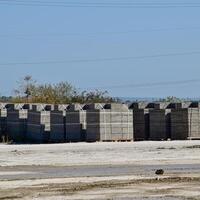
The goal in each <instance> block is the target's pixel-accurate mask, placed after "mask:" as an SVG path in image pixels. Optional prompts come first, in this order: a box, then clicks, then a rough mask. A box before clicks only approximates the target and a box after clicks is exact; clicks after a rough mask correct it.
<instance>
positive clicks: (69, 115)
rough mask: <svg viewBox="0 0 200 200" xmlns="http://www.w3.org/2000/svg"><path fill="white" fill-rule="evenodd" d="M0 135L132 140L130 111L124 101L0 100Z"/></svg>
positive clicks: (60, 139) (33, 140)
mask: <svg viewBox="0 0 200 200" xmlns="http://www.w3.org/2000/svg"><path fill="white" fill-rule="evenodd" d="M0 110H1V115H0V136H1V138H2V140H3V141H4V140H5V138H6V139H7V140H9V141H14V142H19V143H21V142H28V143H48V142H51V143H58V142H80V141H87V142H96V141H116V140H120V141H131V140H133V113H132V111H130V110H129V109H128V106H127V105H125V104H86V105H80V104H71V105H47V104H3V103H1V104H0Z"/></svg>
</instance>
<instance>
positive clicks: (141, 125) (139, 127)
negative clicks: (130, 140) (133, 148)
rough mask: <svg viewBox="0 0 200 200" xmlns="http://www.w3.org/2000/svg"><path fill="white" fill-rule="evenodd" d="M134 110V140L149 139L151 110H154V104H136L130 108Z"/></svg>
mask: <svg viewBox="0 0 200 200" xmlns="http://www.w3.org/2000/svg"><path fill="white" fill-rule="evenodd" d="M129 108H130V109H132V110H133V128H134V131H133V132H134V140H135V141H142V140H148V139H149V110H150V109H153V108H154V104H153V103H148V102H135V103H132V104H131V105H130V107H129Z"/></svg>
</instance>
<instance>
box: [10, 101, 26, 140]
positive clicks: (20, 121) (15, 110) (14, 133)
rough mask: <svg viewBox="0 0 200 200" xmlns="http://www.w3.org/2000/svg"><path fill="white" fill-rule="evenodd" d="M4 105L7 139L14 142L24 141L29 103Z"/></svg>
mask: <svg viewBox="0 0 200 200" xmlns="http://www.w3.org/2000/svg"><path fill="white" fill-rule="evenodd" d="M6 107H7V134H8V139H9V140H10V141H14V142H26V128H27V126H26V125H27V118H28V109H29V105H26V104H9V105H7V106H6Z"/></svg>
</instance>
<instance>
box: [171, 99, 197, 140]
mask: <svg viewBox="0 0 200 200" xmlns="http://www.w3.org/2000/svg"><path fill="white" fill-rule="evenodd" d="M171 136H172V139H173V140H186V139H200V105H199V103H198V102H193V103H188V105H187V104H186V105H185V106H183V107H182V108H181V109H178V110H173V111H172V113H171Z"/></svg>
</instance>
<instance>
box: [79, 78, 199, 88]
mask: <svg viewBox="0 0 200 200" xmlns="http://www.w3.org/2000/svg"><path fill="white" fill-rule="evenodd" d="M191 83H200V79H191V80H180V81H163V82H149V83H138V84H124V85H122V84H121V85H107V86H97V87H87V88H79V89H82V90H83V89H85V90H95V89H105V90H108V89H123V88H152V87H163V86H175V85H188V84H191Z"/></svg>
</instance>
